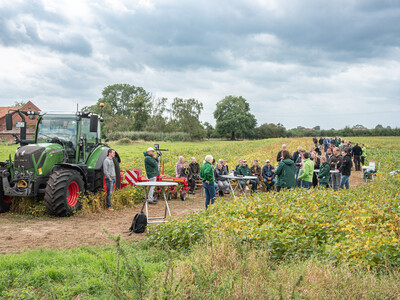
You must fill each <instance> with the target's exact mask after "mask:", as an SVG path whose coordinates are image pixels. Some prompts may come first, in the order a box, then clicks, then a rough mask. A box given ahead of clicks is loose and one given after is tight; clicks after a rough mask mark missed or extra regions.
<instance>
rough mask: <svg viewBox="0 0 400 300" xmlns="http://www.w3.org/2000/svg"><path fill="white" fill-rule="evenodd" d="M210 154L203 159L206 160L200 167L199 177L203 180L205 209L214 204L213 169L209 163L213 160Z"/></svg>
mask: <svg viewBox="0 0 400 300" xmlns="http://www.w3.org/2000/svg"><path fill="white" fill-rule="evenodd" d="M213 159H214V158H213V157H212V156H211V155H207V156H206V158H205V159H204V160H205V161H206V162H205V163H204V164H203V165H202V166H201V168H200V178H201V181H202V182H203V187H204V191H205V194H206V209H207V208H208V205H210V204H214V201H215V198H216V197H217V196H216V195H215V187H214V171H213V167H212V165H211V163H212V161H213Z"/></svg>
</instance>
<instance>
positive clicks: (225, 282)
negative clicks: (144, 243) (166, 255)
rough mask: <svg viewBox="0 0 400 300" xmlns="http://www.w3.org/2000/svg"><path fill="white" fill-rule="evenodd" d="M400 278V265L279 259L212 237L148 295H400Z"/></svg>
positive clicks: (171, 269) (160, 278)
mask: <svg viewBox="0 0 400 300" xmlns="http://www.w3.org/2000/svg"><path fill="white" fill-rule="evenodd" d="M170 274H173V276H171V275H170ZM399 280H400V273H399V271H398V270H397V269H396V270H393V269H391V270H390V271H389V270H387V272H385V273H377V272H375V271H365V269H364V270H362V271H361V268H357V267H354V266H350V265H348V264H345V263H342V264H339V265H335V264H333V263H331V262H329V261H323V260H317V259H313V258H310V259H307V260H301V259H290V260H286V261H283V262H280V263H278V262H276V261H275V260H272V259H270V256H269V253H268V250H267V249H263V248H261V249H260V248H253V247H252V246H250V245H249V244H242V243H237V242H236V241H233V240H229V239H225V240H211V239H208V240H207V241H206V242H204V243H201V244H198V245H197V246H196V247H195V248H194V249H193V250H192V251H191V252H190V253H189V255H188V256H187V257H185V259H183V260H181V261H178V262H176V264H175V265H172V266H169V267H168V268H167V270H166V271H164V272H163V273H162V274H160V275H159V276H158V279H157V280H155V281H154V282H155V283H156V285H155V286H152V288H151V290H150V292H149V293H150V294H149V298H151V299H398V298H399V297H400V285H399V284H398V282H399ZM165 282H168V283H167V284H165Z"/></svg>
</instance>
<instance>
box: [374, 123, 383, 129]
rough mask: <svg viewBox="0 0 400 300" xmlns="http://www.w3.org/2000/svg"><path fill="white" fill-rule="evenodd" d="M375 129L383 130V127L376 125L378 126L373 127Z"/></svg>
mask: <svg viewBox="0 0 400 300" xmlns="http://www.w3.org/2000/svg"><path fill="white" fill-rule="evenodd" d="M375 129H376V130H379V129H383V126H382V125H381V124H378V125H376V126H375Z"/></svg>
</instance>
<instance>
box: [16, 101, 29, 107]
mask: <svg viewBox="0 0 400 300" xmlns="http://www.w3.org/2000/svg"><path fill="white" fill-rule="evenodd" d="M27 103H28V101H15V102H14V107H23V106H25V104H27Z"/></svg>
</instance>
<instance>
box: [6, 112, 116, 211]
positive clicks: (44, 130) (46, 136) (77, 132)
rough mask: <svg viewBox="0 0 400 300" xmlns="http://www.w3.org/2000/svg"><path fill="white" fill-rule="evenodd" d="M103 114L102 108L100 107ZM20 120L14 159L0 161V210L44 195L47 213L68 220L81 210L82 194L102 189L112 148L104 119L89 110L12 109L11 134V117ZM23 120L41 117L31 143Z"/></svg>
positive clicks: (10, 127) (8, 128) (8, 120)
mask: <svg viewBox="0 0 400 300" xmlns="http://www.w3.org/2000/svg"><path fill="white" fill-rule="evenodd" d="M100 106H101V111H102V110H103V106H104V104H101V105H100ZM11 112H14V113H17V114H18V115H19V116H20V117H21V121H22V122H18V126H17V127H20V137H18V136H16V135H14V136H15V140H16V143H19V144H20V146H19V147H18V149H17V151H16V153H15V157H14V161H12V159H11V154H10V158H9V159H8V160H7V161H2V162H0V212H7V211H8V210H9V209H10V205H11V199H12V198H14V201H17V198H18V197H37V196H39V197H44V199H45V205H46V209H47V211H48V213H49V214H52V215H55V216H70V215H72V214H73V213H74V212H75V211H77V210H78V209H79V208H80V205H81V204H80V201H79V200H80V196H81V195H82V194H83V193H84V192H86V191H89V192H96V191H97V190H100V189H103V186H104V183H103V182H104V174H103V168H102V166H103V161H104V159H105V158H106V156H107V152H108V149H109V148H110V147H109V146H108V145H106V144H103V143H102V142H101V132H100V122H101V121H103V118H102V113H101V114H100V115H96V114H93V113H91V112H80V111H78V112H76V113H43V112H40V113H39V112H36V111H21V110H10V111H9V113H8V114H7V115H6V127H7V130H12V127H13V120H12V113H11ZM25 116H27V117H29V118H30V119H35V118H36V117H37V122H36V129H35V135H34V139H33V140H27V139H26V123H25ZM120 162H121V160H120V157H119V155H118V153H116V155H115V158H114V165H115V171H116V185H115V187H116V188H120V186H121V173H120V168H119V163H120Z"/></svg>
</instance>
